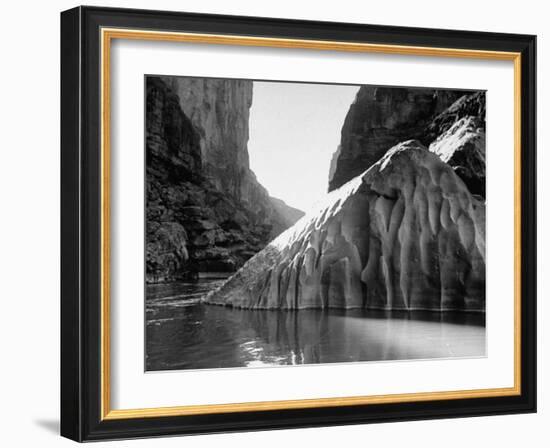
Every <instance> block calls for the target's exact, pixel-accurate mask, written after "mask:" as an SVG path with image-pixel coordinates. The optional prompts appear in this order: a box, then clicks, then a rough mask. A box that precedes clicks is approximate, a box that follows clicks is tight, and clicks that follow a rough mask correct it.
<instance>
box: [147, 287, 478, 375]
mask: <svg viewBox="0 0 550 448" xmlns="http://www.w3.org/2000/svg"><path fill="white" fill-rule="evenodd" d="M223 281H224V280H223V279H219V278H218V279H217V278H209V279H200V280H199V281H198V282H195V283H172V284H167V285H151V286H148V287H147V300H146V369H147V370H148V371H156V370H175V369H206V368H209V369H212V368H227V367H261V366H281V365H298V364H319V363H342V362H359V361H389V360H411V359H433V358H457V357H480V356H485V354H486V343H485V341H486V339H485V315H484V314H476V313H452V312H445V313H438V312H423V311H415V312H399V311H393V312H386V311H373V310H336V309H331V310H298V311H280V310H240V309H233V308H229V307H222V306H215V305H206V304H203V303H201V301H200V299H201V297H202V296H204V295H205V294H206V293H207V292H208V291H210V290H211V289H213V288H215V287H217V286H218V285H220V284H221V283H222V282H223Z"/></svg>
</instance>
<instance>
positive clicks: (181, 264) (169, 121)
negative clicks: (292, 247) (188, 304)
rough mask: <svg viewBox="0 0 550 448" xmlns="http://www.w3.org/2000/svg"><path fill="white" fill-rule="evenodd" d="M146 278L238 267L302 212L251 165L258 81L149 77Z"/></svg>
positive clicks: (170, 277) (156, 279)
mask: <svg viewBox="0 0 550 448" xmlns="http://www.w3.org/2000/svg"><path fill="white" fill-rule="evenodd" d="M146 88H147V92H146V95H147V98H146V102H147V104H146V107H147V111H146V113H147V118H146V156H147V163H146V165H147V168H146V184H147V185H146V195H147V211H146V221H147V226H146V279H147V281H148V282H165V281H173V280H179V279H185V278H193V277H195V276H196V275H197V273H198V272H202V271H225V272H227V271H229V272H232V271H234V270H236V269H237V268H239V267H240V266H242V264H243V263H244V262H245V261H246V260H247V259H248V258H250V257H251V256H252V255H254V254H255V253H256V252H258V251H259V250H261V249H262V248H263V247H264V246H265V245H266V244H267V243H268V242H269V241H270V240H271V239H273V238H274V237H275V236H277V235H278V234H279V233H281V232H282V231H283V230H285V229H286V228H288V227H289V226H291V225H292V224H294V222H296V220H297V219H298V218H299V217H300V216H301V215H302V214H303V213H302V212H300V211H299V210H296V209H293V208H292V207H288V206H287V205H286V204H285V203H284V202H283V201H280V200H278V199H275V198H271V197H270V196H269V194H268V192H267V191H266V189H265V188H264V187H263V186H262V185H261V184H260V183H259V182H258V181H257V179H256V177H255V175H254V173H253V172H252V171H251V170H250V167H249V161H248V150H247V142H248V114H249V108H250V105H251V101H252V82H250V81H238V80H235V81H233V80H218V79H195V78H160V77H148V78H147V86H146Z"/></svg>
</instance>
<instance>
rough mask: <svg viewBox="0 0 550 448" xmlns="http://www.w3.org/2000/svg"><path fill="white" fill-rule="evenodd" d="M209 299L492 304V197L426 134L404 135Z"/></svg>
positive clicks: (454, 306)
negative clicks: (475, 187) (488, 288)
mask: <svg viewBox="0 0 550 448" xmlns="http://www.w3.org/2000/svg"><path fill="white" fill-rule="evenodd" d="M205 301H206V302H207V303H212V304H219V305H230V306H234V307H242V308H268V309H270V308H278V309H300V308H327V307H328V308H373V309H395V310H397V309H399V310H401V309H402V310H417V309H427V310H438V311H439V310H472V311H478V310H484V307H485V205H484V203H483V202H481V201H478V200H477V199H476V198H475V197H474V196H473V195H472V194H471V193H470V192H469V191H468V188H467V187H466V186H465V184H464V183H463V181H462V180H461V179H460V178H459V176H458V175H457V174H456V173H455V171H454V170H453V169H452V168H451V167H450V166H449V165H447V164H446V163H444V162H443V161H442V160H441V159H440V158H439V157H438V156H437V155H435V154H434V153H432V152H429V151H428V150H427V149H426V148H425V147H424V146H423V145H422V144H421V143H420V142H418V141H413V140H411V141H407V142H404V143H401V144H399V145H397V146H395V147H393V148H391V149H390V150H389V151H387V153H386V154H385V155H384V156H383V157H382V158H381V159H380V160H378V161H377V162H376V163H375V164H374V165H373V166H372V167H370V168H369V169H368V170H366V171H365V172H363V173H362V174H360V175H358V176H356V177H355V178H353V179H352V180H350V181H349V182H347V183H346V184H345V185H343V186H341V187H340V188H338V189H336V190H334V191H332V192H331V193H329V194H328V195H327V197H326V203H325V204H324V205H323V206H321V207H320V208H319V209H318V210H317V211H316V212H312V213H311V214H308V215H306V216H305V217H303V218H302V219H300V220H299V221H298V222H297V223H296V224H295V225H294V226H293V227H291V228H290V229H288V230H286V231H285V232H284V233H283V234H281V235H280V236H279V237H278V238H276V239H275V240H274V241H272V242H271V243H270V244H269V245H267V246H266V247H265V248H264V249H263V250H262V251H261V252H259V253H258V254H257V255H255V256H254V257H253V258H252V259H250V260H249V261H248V262H247V263H246V264H245V265H244V266H243V267H242V268H241V269H240V270H239V271H238V272H237V273H236V274H234V275H233V276H232V277H231V278H230V279H229V280H228V281H227V282H226V283H225V284H224V285H222V286H221V287H220V288H219V289H217V290H216V291H213V292H212V293H210V294H209V295H208V296H207V297H206V298H205Z"/></svg>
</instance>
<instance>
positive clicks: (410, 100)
mask: <svg viewBox="0 0 550 448" xmlns="http://www.w3.org/2000/svg"><path fill="white" fill-rule="evenodd" d="M466 93H468V92H466V91H460V90H436V89H423V88H397V87H377V86H362V87H361V88H360V89H359V91H358V92H357V96H356V98H355V101H354V103H353V104H352V105H351V107H350V110H349V111H348V114H347V116H346V118H345V120H344V125H343V127H342V136H341V143H340V145H339V148H338V150H337V154H335V156H334V157H333V160H332V163H331V168H330V174H329V191H332V190H334V189H336V188H338V187H340V186H342V185H343V184H345V183H346V182H347V181H349V180H350V179H352V178H354V177H356V176H358V175H359V174H361V173H362V172H363V171H365V170H366V169H367V168H369V167H370V166H372V165H373V164H374V163H376V162H377V161H378V160H379V159H380V157H382V156H383V155H384V154H385V153H386V151H387V150H388V149H390V148H391V147H393V146H394V145H396V144H398V143H399V142H402V141H405V140H410V139H419V140H420V141H421V142H423V143H424V144H429V143H431V142H430V141H425V139H424V136H425V133H426V127H427V126H428V125H429V124H430V123H431V121H432V120H433V118H434V117H435V116H437V115H438V114H440V113H441V112H443V111H444V110H445V109H446V108H447V107H448V106H450V105H451V104H453V103H454V102H455V101H456V100H457V99H459V98H460V97H462V96H464V95H465V94H466Z"/></svg>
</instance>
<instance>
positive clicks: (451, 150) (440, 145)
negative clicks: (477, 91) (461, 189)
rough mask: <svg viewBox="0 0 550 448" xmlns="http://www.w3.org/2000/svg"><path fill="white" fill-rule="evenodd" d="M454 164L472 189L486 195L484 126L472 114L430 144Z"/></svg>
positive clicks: (435, 151) (436, 152) (475, 192)
mask: <svg viewBox="0 0 550 448" xmlns="http://www.w3.org/2000/svg"><path fill="white" fill-rule="evenodd" d="M429 150H430V151H431V152H433V153H434V154H437V155H438V156H439V157H440V158H441V160H442V161H443V162H445V163H447V164H449V165H450V166H451V167H452V168H454V170H455V172H456V174H458V175H459V176H460V178H461V179H462V180H463V181H464V183H465V184H466V186H467V187H468V189H469V190H470V192H471V193H473V194H476V195H479V196H481V197H482V198H485V166H486V165H485V130H484V129H483V128H482V127H481V126H480V123H479V122H478V120H477V119H476V118H474V117H471V116H469V117H464V118H461V119H459V120H458V121H457V122H456V123H454V124H453V125H452V126H451V127H450V128H449V129H448V130H446V131H445V132H444V133H443V134H441V135H440V136H439V137H438V138H437V139H436V140H435V141H434V142H433V143H432V144H431V145H430V147H429Z"/></svg>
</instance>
